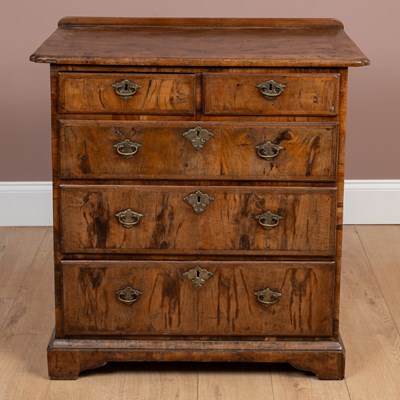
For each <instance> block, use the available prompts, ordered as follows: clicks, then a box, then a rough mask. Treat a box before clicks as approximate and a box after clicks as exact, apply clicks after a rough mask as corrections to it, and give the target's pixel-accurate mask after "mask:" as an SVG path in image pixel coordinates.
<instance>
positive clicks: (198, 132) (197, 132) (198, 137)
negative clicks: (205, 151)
mask: <svg viewBox="0 0 400 400" xmlns="http://www.w3.org/2000/svg"><path fill="white" fill-rule="evenodd" d="M196 137H197V139H200V130H199V129H197V131H196Z"/></svg>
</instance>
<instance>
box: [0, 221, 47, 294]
mask: <svg viewBox="0 0 400 400" xmlns="http://www.w3.org/2000/svg"><path fill="white" fill-rule="evenodd" d="M45 233H46V228H43V227H29V228H18V227H0V293H2V297H3V298H5V297H6V298H15V296H16V293H18V289H19V288H20V287H21V285H22V282H23V281H24V279H25V277H26V276H27V274H28V272H29V268H30V266H31V263H32V260H33V259H34V257H35V255H36V253H37V252H38V249H39V246H40V243H41V242H42V240H43V238H44V235H45Z"/></svg>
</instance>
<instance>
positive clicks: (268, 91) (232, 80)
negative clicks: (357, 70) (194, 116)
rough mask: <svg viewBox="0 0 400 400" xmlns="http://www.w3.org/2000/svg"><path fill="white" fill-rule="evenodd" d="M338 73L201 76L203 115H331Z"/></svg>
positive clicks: (335, 108)
mask: <svg viewBox="0 0 400 400" xmlns="http://www.w3.org/2000/svg"><path fill="white" fill-rule="evenodd" d="M339 77H340V75H338V74H286V75H285V74H240V75H239V74H227V73H221V74H219V73H205V74H204V76H203V83H204V114H208V115H320V116H334V115H336V114H338V112H339V108H338V104H339Z"/></svg>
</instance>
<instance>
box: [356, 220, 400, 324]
mask: <svg viewBox="0 0 400 400" xmlns="http://www.w3.org/2000/svg"><path fill="white" fill-rule="evenodd" d="M357 232H358V234H359V236H360V239H361V243H362V244H363V247H364V250H365V252H366V255H367V257H368V260H369V262H370V263H371V266H372V270H373V272H374V275H375V277H376V280H377V281H378V283H379V286H380V288H381V290H382V293H383V296H384V298H385V300H386V303H387V305H388V307H389V310H390V313H391V315H392V317H393V319H394V321H395V323H396V325H397V328H398V329H400V290H399V289H400V225H384V226H380V227H379V229H376V226H368V225H360V226H358V227H357Z"/></svg>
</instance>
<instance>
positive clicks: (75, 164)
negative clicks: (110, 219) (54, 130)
mask: <svg viewBox="0 0 400 400" xmlns="http://www.w3.org/2000/svg"><path fill="white" fill-rule="evenodd" d="M337 128H338V127H337V124H336V123H242V122H236V123H232V122H230V123H225V122H223V123H222V122H203V121H197V122H196V121H193V122H165V121H163V122H122V121H118V122H117V121H61V124H60V166H61V178H64V179H177V180H187V179H198V180H204V179H210V180H212V179H219V180H220V179H225V180H229V179H232V180H264V181H268V180H270V181H284V180H290V181H294V180H296V181H334V180H335V179H336V154H337V136H338V129H337Z"/></svg>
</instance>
